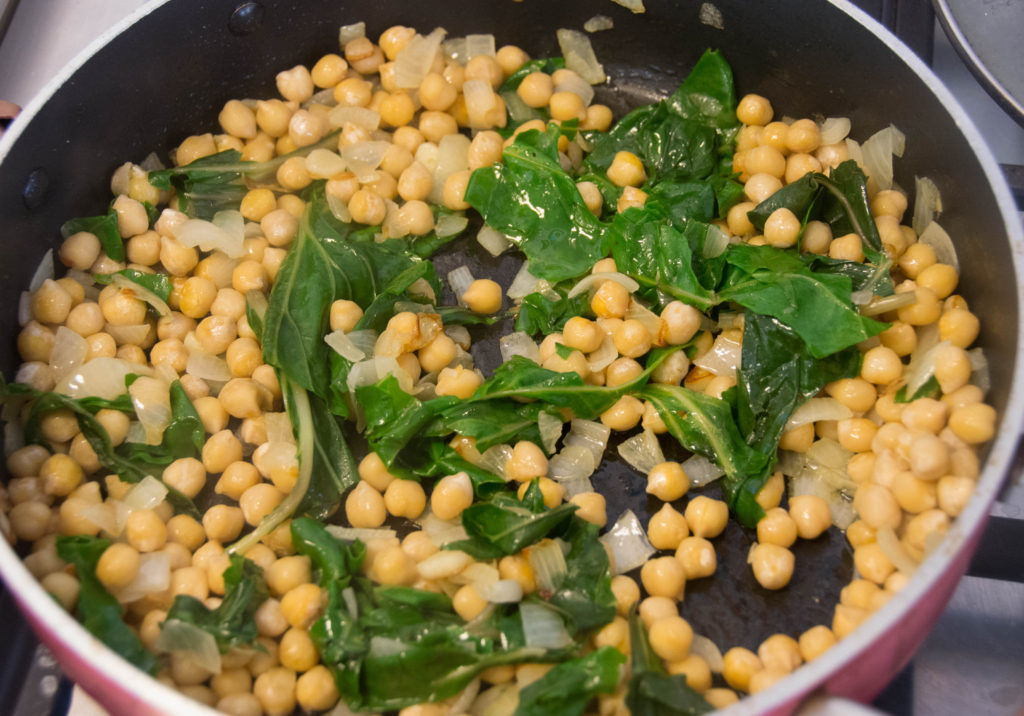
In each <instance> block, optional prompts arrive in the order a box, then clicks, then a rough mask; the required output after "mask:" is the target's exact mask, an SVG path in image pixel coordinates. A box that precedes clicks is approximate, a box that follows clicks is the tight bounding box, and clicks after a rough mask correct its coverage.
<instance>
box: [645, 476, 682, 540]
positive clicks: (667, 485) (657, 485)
mask: <svg viewBox="0 0 1024 716" xmlns="http://www.w3.org/2000/svg"><path fill="white" fill-rule="evenodd" d="M689 489H690V478H689V477H688V476H687V474H686V471H685V470H683V466H682V465H680V464H679V463H678V462H663V463H659V464H658V465H655V466H654V467H653V468H651V471H650V472H649V473H648V474H647V492H648V494H651V495H654V496H655V497H657V498H658V499H659V500H665V501H666V502H671V501H673V500H678V499H679V498H680V497H682V496H683V495H685V494H686V492H687V490H689ZM687 509H689V507H687ZM684 536H685V535H684Z"/></svg>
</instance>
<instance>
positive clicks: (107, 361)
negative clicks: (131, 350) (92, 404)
mask: <svg viewBox="0 0 1024 716" xmlns="http://www.w3.org/2000/svg"><path fill="white" fill-rule="evenodd" d="M132 373H135V374H136V375H149V374H151V373H152V371H150V370H149V369H148V368H145V367H143V366H140V365H138V364H136V363H128V362H127V361H123V360H121V359H119V358H107V357H102V356H101V357H97V358H93V359H92V360H90V361H88V362H86V363H84V364H83V365H81V366H80V367H78V368H76V369H75V370H73V371H71V372H69V373H68V374H67V375H65V376H64V377H63V378H61V379H60V380H58V381H57V385H56V386H55V387H54V391H55V392H57V393H63V394H64V395H69V396H71V397H72V398H87V397H90V396H95V397H97V398H105V399H107V400H113V399H114V398H116V397H118V396H119V395H124V394H125V393H126V392H127V389H126V388H125V385H124V379H125V378H126V377H128V376H129V375H131V374H132Z"/></svg>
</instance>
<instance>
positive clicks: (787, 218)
mask: <svg viewBox="0 0 1024 716" xmlns="http://www.w3.org/2000/svg"><path fill="white" fill-rule="evenodd" d="M766 176H767V175H766ZM800 227H801V222H800V219H798V218H797V216H796V214H794V213H793V212H792V211H790V210H789V209H787V208H785V207H780V208H778V209H776V210H775V211H773V212H772V213H771V214H770V215H769V216H768V219H767V220H766V221H765V222H764V238H765V240H766V241H767V242H768V245H769V246H775V247H777V248H781V249H784V248H788V247H790V246H796V241H797V238H798V237H799V236H800Z"/></svg>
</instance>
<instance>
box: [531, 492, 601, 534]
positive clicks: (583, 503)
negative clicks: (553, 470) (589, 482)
mask: <svg viewBox="0 0 1024 716" xmlns="http://www.w3.org/2000/svg"><path fill="white" fill-rule="evenodd" d="M542 489H543V488H542ZM569 502H571V503H572V504H574V505H576V507H578V508H579V509H577V510H576V516H577V517H579V518H580V519H583V520H586V521H587V522H590V523H591V524H595V525H597V526H598V527H604V526H605V525H606V524H607V523H608V508H607V504H606V503H605V499H604V495H602V494H601V493H600V492H580V493H578V494H576V495H573V496H572V497H571V498H570V499H569Z"/></svg>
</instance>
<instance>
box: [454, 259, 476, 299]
mask: <svg viewBox="0 0 1024 716" xmlns="http://www.w3.org/2000/svg"><path fill="white" fill-rule="evenodd" d="M475 280H476V279H474V278H473V273H472V272H471V271H470V270H469V267H468V266H459V267H457V268H454V269H452V270H451V271H449V272H448V285H449V286H450V287H451V289H452V293H454V294H455V296H456V298H458V299H459V300H460V301H461V300H462V296H463V295H464V294H465V293H466V291H467V290H469V287H470V285H471V284H472V283H473V281H475Z"/></svg>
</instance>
